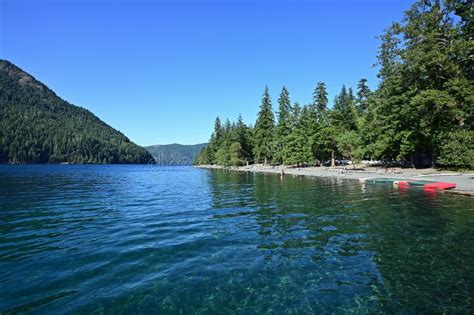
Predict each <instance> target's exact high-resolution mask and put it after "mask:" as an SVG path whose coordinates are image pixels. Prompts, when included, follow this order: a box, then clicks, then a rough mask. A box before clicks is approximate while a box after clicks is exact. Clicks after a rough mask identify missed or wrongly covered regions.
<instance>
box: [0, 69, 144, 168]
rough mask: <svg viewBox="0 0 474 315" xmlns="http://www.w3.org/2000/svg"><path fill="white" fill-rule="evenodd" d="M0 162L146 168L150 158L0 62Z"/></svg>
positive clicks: (82, 111)
mask: <svg viewBox="0 0 474 315" xmlns="http://www.w3.org/2000/svg"><path fill="white" fill-rule="evenodd" d="M0 87H1V89H0V162H1V163H7V162H10V163H60V162H70V163H149V162H152V161H153V157H152V156H151V155H150V154H149V153H148V152H147V151H146V150H145V149H144V148H142V147H140V146H138V145H136V144H134V143H133V142H131V141H130V140H129V139H128V138H127V137H126V136H125V135H123V134H122V133H121V132H119V131H117V130H115V129H113V128H112V127H110V126H109V125H107V124H106V123H104V122H103V121H101V120H100V119H99V118H98V117H96V116H95V115H94V114H92V113H91V112H90V111H88V110H86V109H84V108H81V107H78V106H74V105H72V104H70V103H68V102H66V101H64V100H63V99H61V98H60V97H58V96H57V95H56V94H55V93H54V92H53V91H52V90H50V89H49V88H48V87H47V86H46V85H44V84H42V83H41V82H39V81H37V80H36V79H35V78H33V77H32V76H31V75H29V74H28V73H26V72H24V71H23V70H21V69H20V68H18V67H17V66H15V65H13V64H12V63H10V62H8V61H6V60H0Z"/></svg>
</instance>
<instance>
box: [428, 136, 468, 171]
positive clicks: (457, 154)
mask: <svg viewBox="0 0 474 315" xmlns="http://www.w3.org/2000/svg"><path fill="white" fill-rule="evenodd" d="M473 139H474V132H473V131H472V130H466V129H462V130H457V131H454V132H449V133H447V134H446V135H445V137H444V138H443V140H442V142H441V148H440V154H439V158H438V161H437V162H438V164H439V165H441V166H444V167H450V168H461V169H473V168H474V142H473Z"/></svg>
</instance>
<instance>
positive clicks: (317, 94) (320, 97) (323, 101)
mask: <svg viewBox="0 0 474 315" xmlns="http://www.w3.org/2000/svg"><path fill="white" fill-rule="evenodd" d="M313 105H314V106H315V108H316V110H317V113H318V115H324V114H325V113H326V111H327V107H328V92H327V91H326V84H324V82H321V81H320V82H318V84H317V85H316V88H315V89H314V92H313Z"/></svg>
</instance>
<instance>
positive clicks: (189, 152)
mask: <svg viewBox="0 0 474 315" xmlns="http://www.w3.org/2000/svg"><path fill="white" fill-rule="evenodd" d="M206 146H207V143H200V144H194V145H183V144H177V143H173V144H164V145H152V146H149V147H145V148H146V149H147V150H148V152H150V153H151V154H152V155H153V156H154V157H155V159H156V162H157V163H158V164H166V165H191V164H192V161H193V159H194V157H195V156H196V155H197V154H198V153H199V151H201V149H202V148H204V147H206Z"/></svg>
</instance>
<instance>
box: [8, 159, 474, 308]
mask: <svg viewBox="0 0 474 315" xmlns="http://www.w3.org/2000/svg"><path fill="white" fill-rule="evenodd" d="M473 248H474V205H473V202H472V198H470V197H465V196H454V195H445V194H426V193H424V192H423V191H422V190H416V189H415V190H409V191H400V190H396V189H394V188H393V187H391V186H389V185H383V184H382V185H376V184H373V185H370V184H367V185H362V184H361V183H359V182H358V181H354V180H340V179H336V178H332V179H331V178H326V179H325V178H315V177H314V178H311V177H301V176H284V177H283V178H281V177H280V176H278V175H274V174H253V173H239V172H227V171H223V170H204V169H194V168H190V167H188V168H181V167H158V166H134V165H124V166H119V165H117V166H113V165H109V166H106V165H104V166H100V165H90V166H85V165H0V313H2V314H4V313H7V314H8V313H29V312H30V313H71V312H77V313H86V314H89V313H93V312H98V313H100V312H104V313H114V314H115V313H159V314H176V313H184V314H189V313H206V314H209V313H210V314H214V313H238V314H257V313H258V314H260V313H265V312H270V313H297V312H298V313H300V314H301V313H348V312H354V313H362V312H371V313H387V312H388V313H399V312H403V313H407V314H417V313H420V312H426V313H442V312H448V313H468V314H469V313H472V312H473V311H474V297H473V296H474V295H473V292H474V250H473Z"/></svg>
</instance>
